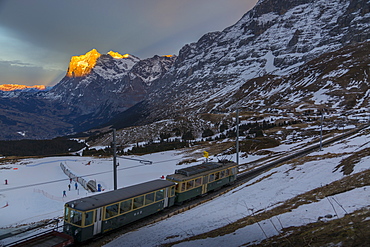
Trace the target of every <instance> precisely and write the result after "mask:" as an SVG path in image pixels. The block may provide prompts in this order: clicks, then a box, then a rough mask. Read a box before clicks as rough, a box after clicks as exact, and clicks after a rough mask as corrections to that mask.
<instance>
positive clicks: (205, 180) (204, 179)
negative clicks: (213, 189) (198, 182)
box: [203, 176, 208, 184]
mask: <svg viewBox="0 0 370 247" xmlns="http://www.w3.org/2000/svg"><path fill="white" fill-rule="evenodd" d="M207 183H208V176H204V177H203V184H207Z"/></svg>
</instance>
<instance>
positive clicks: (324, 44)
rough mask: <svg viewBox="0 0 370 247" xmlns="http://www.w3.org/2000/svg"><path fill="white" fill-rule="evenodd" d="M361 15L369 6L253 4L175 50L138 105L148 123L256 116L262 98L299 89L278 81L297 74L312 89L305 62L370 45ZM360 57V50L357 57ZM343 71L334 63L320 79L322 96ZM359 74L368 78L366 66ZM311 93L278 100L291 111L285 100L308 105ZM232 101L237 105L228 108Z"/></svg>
mask: <svg viewBox="0 0 370 247" xmlns="http://www.w3.org/2000/svg"><path fill="white" fill-rule="evenodd" d="M369 9H370V2H369V1H364V0H362V1H361V0H346V1H343V0H333V1H325V0H299V1H292V0H282V1H281V0H279V1H276V0H263V1H259V3H258V4H257V5H256V6H255V8H254V9H252V10H251V11H250V12H248V13H247V14H245V15H244V16H243V18H242V19H241V20H240V21H239V22H238V23H236V24H235V25H234V26H231V27H229V28H226V29H225V30H223V31H222V32H214V33H208V34H206V35H204V36H203V37H202V38H201V39H200V40H199V41H198V42H196V43H192V44H188V45H186V46H184V47H183V48H182V49H181V50H180V53H179V56H178V59H177V60H176V62H175V64H174V66H173V67H172V68H171V70H170V71H169V72H168V73H167V74H166V75H165V76H164V77H163V78H162V80H161V83H160V84H158V85H157V87H156V88H154V90H153V91H152V92H151V94H150V96H149V97H148V99H147V100H146V101H147V104H146V106H147V107H149V109H147V112H148V113H150V114H149V115H150V116H149V118H150V119H159V118H167V117H170V116H173V115H174V113H178V114H180V115H181V114H189V113H191V114H194V113H202V112H219V111H231V110H233V109H235V108H236V107H244V108H248V109H251V110H257V109H258V110H263V109H265V108H268V107H270V105H271V104H269V102H268V100H267V101H266V102H265V100H264V98H271V99H272V98H277V99H279V96H280V95H288V94H289V91H296V89H297V88H296V86H298V84H299V83H297V82H292V81H285V80H287V79H286V78H287V76H289V75H292V74H294V73H297V72H298V71H299V73H301V74H302V73H304V74H305V75H306V77H305V82H304V83H305V84H306V87H307V88H309V87H308V84H311V85H315V84H316V83H317V80H319V79H321V78H319V76H318V75H317V74H310V73H309V71H306V67H305V66H307V63H309V62H310V61H313V60H314V59H317V58H319V57H320V56H321V55H323V54H328V53H330V52H334V51H337V50H339V49H342V48H344V47H346V46H350V45H354V47H352V49H353V48H354V49H356V44H360V43H362V42H365V41H366V40H369V39H370V25H369V23H370V13H369ZM334 54H335V53H334ZM368 54H369V53H368V51H367V52H366V50H365V55H364V56H365V58H368V57H366V55H367V56H368ZM348 55H350V54H348ZM333 60H336V59H335V57H334V58H333ZM316 61H317V60H316ZM317 62H318V61H317ZM348 65H349V64H342V65H340V66H339V65H338V66H339V68H337V69H336V70H333V71H331V72H330V74H329V75H327V77H328V78H327V79H328V83H329V84H330V85H331V86H330V87H329V86H326V88H327V90H326V91H330V90H332V89H334V88H336V89H338V88H341V87H338V85H337V83H338V81H333V80H329V78H333V77H341V76H343V74H346V73H350V72H351V70H352V69H351V68H349V67H346V66H348ZM351 67H352V68H353V67H355V65H352V66H351ZM340 68H342V69H340ZM362 73H365V74H366V73H367V74H368V68H367V69H366V67H365V68H363V70H362ZM348 77H350V76H348ZM272 78H273V81H272ZM341 78H342V77H341ZM348 79H350V78H348ZM363 79H364V80H362V81H358V82H357V83H358V84H364V86H365V87H366V86H367V85H368V82H369V81H368V80H369V79H368V78H366V77H364V78H363ZM301 80H303V79H301ZM256 81H258V83H257V82H256ZM277 81H284V82H277ZM329 81H330V82H329ZM301 83H303V82H302V81H301ZM346 83H349V82H346ZM329 84H328V85H329ZM342 89H343V90H346V89H345V88H342ZM311 90H312V91H310V92H306V95H305V97H298V96H297V95H293V94H292V93H290V94H289V95H290V97H293V98H289V99H287V98H281V99H279V102H280V103H282V102H283V103H284V105H291V106H293V105H295V101H294V100H292V99H294V98H299V99H300V100H304V101H303V102H302V101H300V104H309V105H310V106H312V107H315V106H314V105H315V102H317V100H315V94H316V92H317V90H318V87H317V86H316V87H315V86H312V87H311ZM307 93H309V94H307ZM271 94H273V95H271ZM321 94H324V92H321ZM239 95H243V97H242V99H241V100H238V101H237V102H233V101H234V100H235V99H236V98H240V96H239ZM286 100H287V101H286ZM337 100H340V101H341V102H338V101H337ZM357 100H358V101H362V99H361V98H359V99H357ZM335 101H336V102H337V105H338V106H343V105H346V103H345V102H346V99H344V98H340V99H339V98H337V99H336V100H335ZM328 103H329V99H327V100H322V101H320V104H321V105H325V104H328ZM163 105H166V106H169V107H166V108H163V107H162V106H163ZM257 105H259V106H261V107H259V108H256V106H257ZM354 105H357V104H354ZM279 106H281V104H280V105H276V104H275V106H274V107H279ZM297 107H298V106H297ZM338 109H340V107H338ZM158 116H160V117H158Z"/></svg>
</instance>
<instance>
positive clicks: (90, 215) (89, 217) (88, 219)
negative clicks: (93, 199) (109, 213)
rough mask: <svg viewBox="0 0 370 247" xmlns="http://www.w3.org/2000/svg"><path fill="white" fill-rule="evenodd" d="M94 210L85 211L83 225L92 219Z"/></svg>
mask: <svg viewBox="0 0 370 247" xmlns="http://www.w3.org/2000/svg"><path fill="white" fill-rule="evenodd" d="M93 216H94V211H90V212H87V213H85V226H88V225H91V224H92V223H93V222H94V221H93V219H94V217H93Z"/></svg>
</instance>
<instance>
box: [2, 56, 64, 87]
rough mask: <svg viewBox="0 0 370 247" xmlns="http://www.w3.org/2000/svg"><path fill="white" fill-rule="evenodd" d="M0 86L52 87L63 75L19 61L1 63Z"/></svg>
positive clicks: (59, 72)
mask: <svg viewBox="0 0 370 247" xmlns="http://www.w3.org/2000/svg"><path fill="white" fill-rule="evenodd" d="M0 71H6V73H2V74H1V77H0V84H20V85H47V86H49V85H54V84H55V83H56V82H58V80H60V79H61V78H62V76H61V75H62V74H63V75H65V71H62V70H48V69H44V68H42V67H39V66H35V65H33V64H30V63H25V62H22V61H19V60H15V61H1V60H0Z"/></svg>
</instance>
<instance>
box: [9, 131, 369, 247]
mask: <svg viewBox="0 0 370 247" xmlns="http://www.w3.org/2000/svg"><path fill="white" fill-rule="evenodd" d="M367 127H369V125H368V124H366V125H362V126H360V127H358V128H356V129H353V130H351V131H348V132H346V133H344V134H342V135H338V136H336V137H333V138H331V139H327V140H324V141H323V142H322V147H324V146H326V145H329V144H331V143H334V142H336V141H339V140H342V139H344V138H346V137H349V136H351V135H353V134H355V133H357V132H359V131H361V130H363V129H365V128H367ZM320 147H321V145H320V144H314V145H311V146H309V147H306V148H304V149H302V150H299V151H295V152H293V153H291V154H288V155H286V156H284V157H280V158H276V159H275V160H272V161H266V162H264V164H263V165H256V164H255V165H256V166H254V167H253V168H251V169H249V170H247V171H243V172H241V173H239V174H238V178H237V179H236V181H235V184H233V185H232V186H228V187H223V188H221V189H219V190H217V191H213V192H211V193H208V194H206V195H205V196H202V197H198V198H195V199H193V200H191V201H188V202H185V203H184V204H182V205H175V206H173V207H171V208H166V209H165V210H163V211H160V212H158V213H156V214H154V215H150V216H148V217H146V218H144V219H141V220H139V221H136V222H133V223H131V224H128V225H125V226H124V227H122V228H119V229H115V230H112V231H110V232H108V233H106V234H104V235H100V236H97V237H95V238H93V239H92V240H90V241H88V242H85V243H77V244H74V245H73V246H91V247H100V246H103V245H104V244H107V243H109V242H110V241H112V240H113V239H115V238H117V237H119V236H121V235H123V234H125V233H128V232H131V231H134V230H136V229H139V228H141V227H143V226H146V225H149V224H152V223H155V222H158V221H161V220H164V219H166V218H169V217H171V216H173V215H176V214H179V213H182V212H184V211H186V210H189V209H191V208H194V207H196V206H198V205H200V204H203V203H205V202H207V201H210V200H212V199H214V198H215V197H218V196H220V195H222V194H224V193H226V192H228V191H230V190H232V189H234V188H236V187H238V186H240V185H241V184H244V183H246V182H247V181H249V180H251V179H253V178H255V177H256V176H258V175H260V174H261V173H263V172H265V171H267V170H269V169H271V168H273V167H275V166H277V165H279V164H282V163H284V162H286V161H289V160H292V159H294V158H297V157H301V156H304V155H307V154H308V153H310V152H313V151H315V150H317V149H320ZM10 246H11V245H10Z"/></svg>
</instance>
